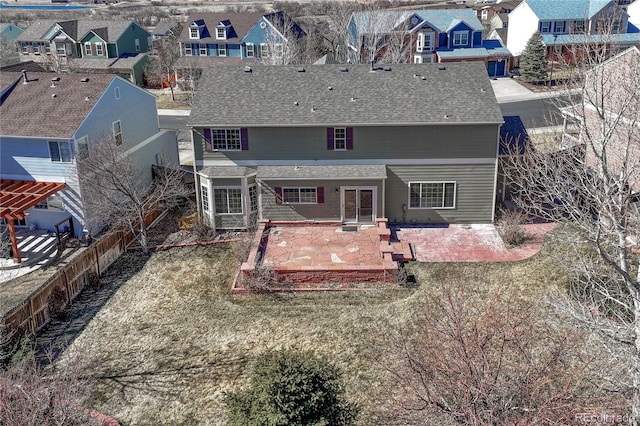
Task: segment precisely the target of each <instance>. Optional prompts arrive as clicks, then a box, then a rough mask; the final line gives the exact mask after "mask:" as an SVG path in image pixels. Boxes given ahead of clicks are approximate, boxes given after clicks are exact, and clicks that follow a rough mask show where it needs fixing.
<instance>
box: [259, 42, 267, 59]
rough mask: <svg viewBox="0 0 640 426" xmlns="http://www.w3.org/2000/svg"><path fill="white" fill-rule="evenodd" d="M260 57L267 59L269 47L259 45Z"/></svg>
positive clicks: (264, 44)
mask: <svg viewBox="0 0 640 426" xmlns="http://www.w3.org/2000/svg"><path fill="white" fill-rule="evenodd" d="M260 57H261V58H268V57H269V45H268V44H266V43H260Z"/></svg>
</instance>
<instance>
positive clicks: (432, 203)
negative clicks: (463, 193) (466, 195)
mask: <svg viewBox="0 0 640 426" xmlns="http://www.w3.org/2000/svg"><path fill="white" fill-rule="evenodd" d="M455 198H456V184H455V182H410V183H409V208H412V209H452V208H455Z"/></svg>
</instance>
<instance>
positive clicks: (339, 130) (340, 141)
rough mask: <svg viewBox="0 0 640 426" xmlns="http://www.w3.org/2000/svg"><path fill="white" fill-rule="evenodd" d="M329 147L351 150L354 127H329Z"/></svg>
mask: <svg viewBox="0 0 640 426" xmlns="http://www.w3.org/2000/svg"><path fill="white" fill-rule="evenodd" d="M327 149H328V150H330V151H350V150H352V149H353V127H336V128H333V127H328V128H327Z"/></svg>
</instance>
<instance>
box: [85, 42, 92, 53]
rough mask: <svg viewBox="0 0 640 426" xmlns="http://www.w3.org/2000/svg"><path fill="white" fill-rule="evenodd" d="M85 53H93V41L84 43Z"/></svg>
mask: <svg viewBox="0 0 640 426" xmlns="http://www.w3.org/2000/svg"><path fill="white" fill-rule="evenodd" d="M84 54H85V55H91V43H89V42H87V43H85V44H84Z"/></svg>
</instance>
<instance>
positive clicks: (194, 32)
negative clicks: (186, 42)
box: [189, 27, 200, 39]
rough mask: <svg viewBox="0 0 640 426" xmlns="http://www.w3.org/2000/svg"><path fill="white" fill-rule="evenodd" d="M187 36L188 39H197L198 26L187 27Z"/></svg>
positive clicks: (198, 33) (198, 36) (198, 35)
mask: <svg viewBox="0 0 640 426" xmlns="http://www.w3.org/2000/svg"><path fill="white" fill-rule="evenodd" d="M189 38H190V39H199V38H200V28H198V27H195V28H189Z"/></svg>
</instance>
